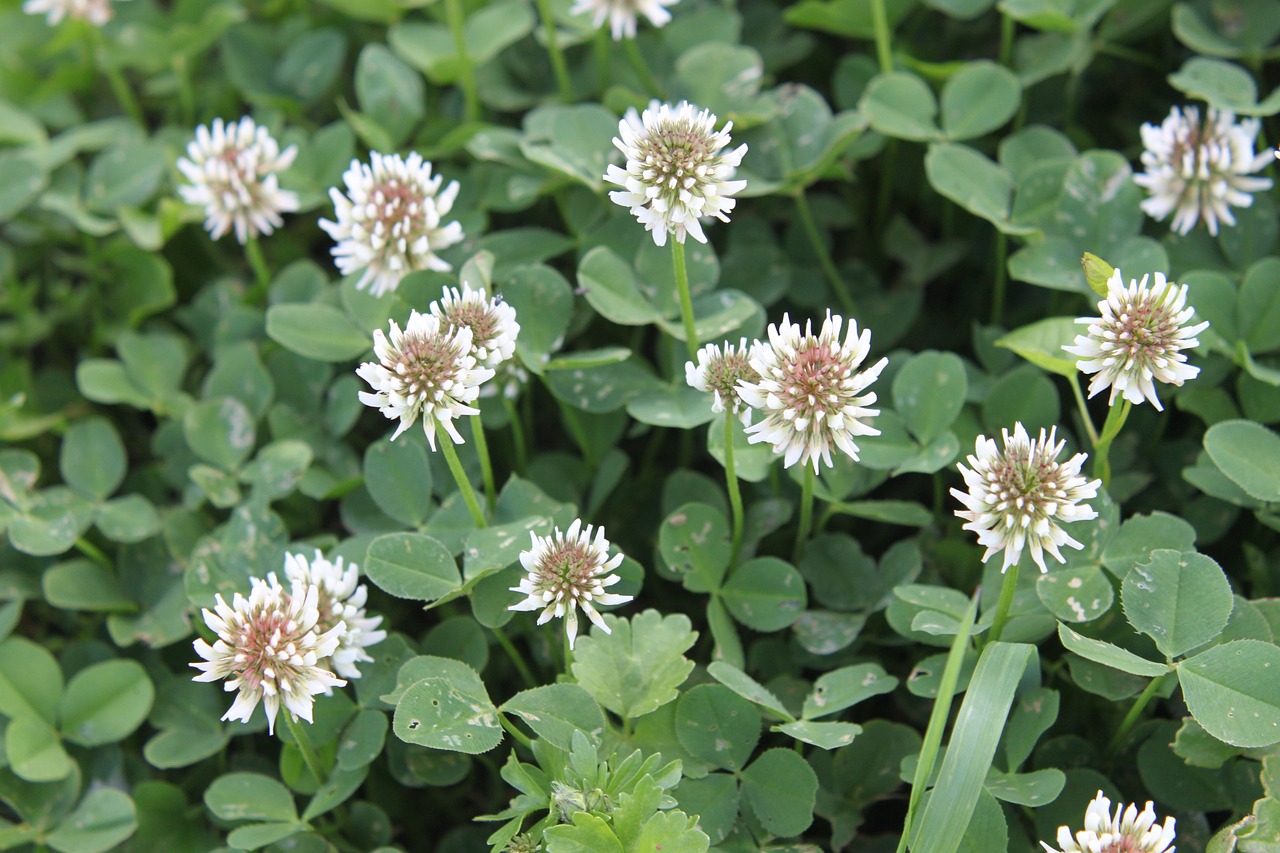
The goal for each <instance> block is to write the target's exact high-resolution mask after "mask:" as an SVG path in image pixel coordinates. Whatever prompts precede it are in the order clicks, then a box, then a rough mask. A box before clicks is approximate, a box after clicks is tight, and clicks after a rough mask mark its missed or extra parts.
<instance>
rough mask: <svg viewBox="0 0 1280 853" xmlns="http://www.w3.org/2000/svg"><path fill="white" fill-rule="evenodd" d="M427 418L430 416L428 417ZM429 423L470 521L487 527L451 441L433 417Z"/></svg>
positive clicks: (474, 493)
mask: <svg viewBox="0 0 1280 853" xmlns="http://www.w3.org/2000/svg"><path fill="white" fill-rule="evenodd" d="M428 417H431V416H430V415H428ZM431 423H432V424H433V425H434V426H435V429H436V440H437V441H439V443H440V449H441V450H443V451H444V458H445V461H446V462H448V463H449V472H450V473H452V474H453V480H454V482H455V483H457V484H458V491H460V492H462V499H463V500H464V501H465V502H466V504H467V509H468V510H470V512H471V520H472V521H474V522H475V523H476V527H477V528H482V527H487V526H488V524H487V522H485V520H484V511H483V510H481V509H480V501H478V500H476V490H475V489H473V488H471V482H470V481H469V480H467V474H466V472H465V471H463V470H462V461H461V460H459V459H458V451H456V450H454V449H453V439H451V438H450V437H449V434H448V433H446V432H445V431H444V429H443V428H441V426H440V422H439V421H438V420H436V419H435V418H434V417H431Z"/></svg>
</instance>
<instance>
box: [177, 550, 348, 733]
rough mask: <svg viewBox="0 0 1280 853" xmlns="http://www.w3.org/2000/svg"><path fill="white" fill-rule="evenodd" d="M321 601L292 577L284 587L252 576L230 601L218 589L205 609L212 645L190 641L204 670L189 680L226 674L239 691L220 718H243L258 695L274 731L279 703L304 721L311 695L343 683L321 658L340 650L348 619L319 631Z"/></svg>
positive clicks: (316, 591) (232, 687) (310, 588)
mask: <svg viewBox="0 0 1280 853" xmlns="http://www.w3.org/2000/svg"><path fill="white" fill-rule="evenodd" d="M319 600H320V589H319V587H317V586H315V585H308V584H298V583H294V584H292V585H291V587H290V589H289V590H288V591H286V590H285V589H284V587H282V586H281V585H280V583H279V582H278V581H277V580H276V577H275V575H274V574H271V575H268V576H267V579H266V580H265V581H264V580H259V579H258V578H253V579H252V589H251V590H250V592H249V597H248V598H245V597H244V596H242V595H241V594H240V593H236V594H235V596H234V597H233V598H232V600H231V604H229V605H228V604H227V602H226V601H225V600H224V599H223V598H222V596H221V595H217V596H216V597H215V601H216V604H215V605H214V609H213V610H208V609H206V610H203V611H202V613H203V615H204V622H205V624H206V625H208V626H209V629H210V630H212V631H213V632H214V633H215V634H217V635H218V639H217V640H216V641H215V642H214V644H213V645H212V646H211V645H209V644H208V643H207V642H205V641H204V639H203V638H201V639H198V640H196V641H195V643H194V646H195V651H196V654H198V655H199V656H200V657H201V658H202V660H200V661H197V662H196V663H193V664H191V666H193V667H195V668H196V669H198V670H200V671H201V672H200V674H199V675H197V676H195V677H194V678H193V679H192V680H193V681H218V680H220V679H223V678H225V679H227V683H226V684H225V685H224V689H225V690H226V691H227V692H228V693H230V692H233V691H237V692H236V698H235V701H234V702H232V704H231V708H230V709H229V710H228V711H227V713H226V714H224V715H223V716H222V719H224V720H240V721H241V722H244V723H247V722H249V718H250V717H251V716H252V715H253V711H254V709H255V708H257V707H258V702H259V701H261V702H262V705H263V707H264V708H265V709H266V712H267V729H268V731H271V732H274V731H275V724H276V714H277V713H278V712H279V711H280V705H281V703H283V704H284V707H285V711H286V712H287V713H288V714H290V715H292V717H293V718H294V719H295V720H296V719H298V718H299V717H301V718H302V719H304V720H306V721H307V722H308V723H309V722H311V708H312V704H313V703H314V701H315V700H314V699H313V697H314V696H315V694H317V693H327V692H328V691H329V690H330V688H333V687H341V686H342V685H344V684H346V682H345V681H343V680H342V679H341V678H337V677H336V676H334V674H333V673H332V672H329V671H328V670H327V669H324V668H323V666H322V665H321V662H322V661H324V659H325V658H330V657H333V655H334V652H335V651H337V649H338V645H339V643H340V642H341V637H342V634H343V632H344V631H345V630H346V626H345V625H344V624H343V623H342V622H341V621H339V622H338V623H336V624H334V625H333V626H332V627H330V628H329V629H328V630H326V631H321V630H319V627H318V623H319V620H320V611H319V608H318V604H319Z"/></svg>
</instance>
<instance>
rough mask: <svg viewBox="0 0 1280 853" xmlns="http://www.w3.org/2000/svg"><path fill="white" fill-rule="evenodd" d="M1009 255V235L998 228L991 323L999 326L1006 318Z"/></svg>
mask: <svg viewBox="0 0 1280 853" xmlns="http://www.w3.org/2000/svg"><path fill="white" fill-rule="evenodd" d="M1008 255H1009V235H1008V234H1006V233H1004V232H1003V231H1001V230H1000V229H999V228H997V229H996V269H995V274H996V277H995V283H994V284H993V286H992V288H991V325H993V326H999V325H1000V323H1001V322H1002V321H1003V320H1004V293H1005V285H1006V282H1007V281H1008V270H1007V269H1006V267H1007V263H1006V258H1007V257H1008Z"/></svg>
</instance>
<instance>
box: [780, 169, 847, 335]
mask: <svg viewBox="0 0 1280 853" xmlns="http://www.w3.org/2000/svg"><path fill="white" fill-rule="evenodd" d="M794 198H795V200H796V212H797V213H799V214H800V224H801V225H802V226H804V232H805V234H807V235H808V237H809V245H810V246H812V247H813V252H814V254H816V255H817V256H818V264H819V266H821V267H822V273H823V275H825V276H826V277H827V281H828V282H830V283H831V288H832V290H834V291H835V292H836V298H837V299H839V300H840V304H841V306H843V307H844V310H845V311H846V312H848V313H849V314H852V313H853V311H854V308H853V295H852V294H851V293H850V292H849V285H848V284H846V283H845V280H844V279H843V278H842V277H841V276H840V270H839V269H838V268H837V267H836V262H835V261H834V260H832V258H831V253H830V252H829V251H827V244H826V243H824V242H822V235H821V234H819V233H818V223H817V222H816V221H814V218H813V209H812V208H811V207H809V198H808V197H807V196H806V195H805V194H804V190H803V189H801V190H800V191H798V192H797V193H796V194H795V196H794Z"/></svg>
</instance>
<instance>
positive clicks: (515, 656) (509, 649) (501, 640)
mask: <svg viewBox="0 0 1280 853" xmlns="http://www.w3.org/2000/svg"><path fill="white" fill-rule="evenodd" d="M492 631H493V636H495V637H497V638H498V645H500V646H502V650H503V651H504V652H506V653H507V657H509V658H510V659H511V662H512V663H513V664H515V667H516V671H517V672H519V673H520V678H521V679H522V680H523V681H524V684H525V686H526V687H529V688H534V687H537V686H538V681H537V679H535V678H534V677H533V672H532V671H531V670H530V669H529V664H527V663H525V660H524V655H522V654H520V650H519V649H517V648H516V647H515V644H514V643H512V642H511V638H510V637H508V636H507V633H506V632H505V631H503V630H502V629H501V628H493V629H492Z"/></svg>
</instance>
